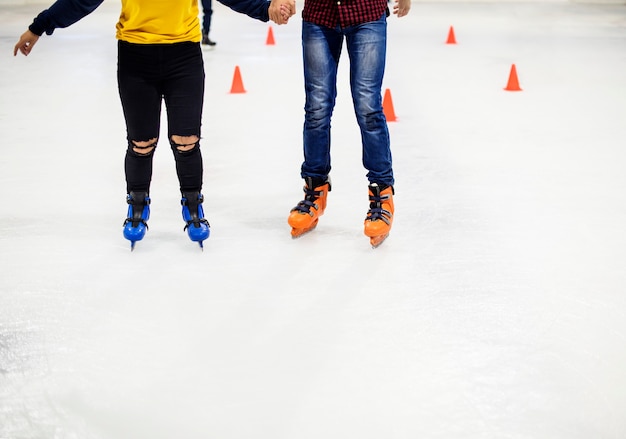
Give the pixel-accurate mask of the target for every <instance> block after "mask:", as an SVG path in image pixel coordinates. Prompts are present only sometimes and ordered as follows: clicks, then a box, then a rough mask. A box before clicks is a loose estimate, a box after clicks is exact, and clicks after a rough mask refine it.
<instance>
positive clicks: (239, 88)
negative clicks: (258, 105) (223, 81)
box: [230, 66, 246, 93]
mask: <svg viewBox="0 0 626 439" xmlns="http://www.w3.org/2000/svg"><path fill="white" fill-rule="evenodd" d="M230 92H231V93H245V92H246V90H245V89H244V88H243V81H242V80H241V72H240V71H239V66H235V74H234V75H233V85H232V86H231V88H230Z"/></svg>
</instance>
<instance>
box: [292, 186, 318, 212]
mask: <svg viewBox="0 0 626 439" xmlns="http://www.w3.org/2000/svg"><path fill="white" fill-rule="evenodd" d="M322 195H324V191H323V190H322V191H316V190H314V189H309V188H308V187H307V186H304V200H302V201H300V202H299V203H298V205H297V206H296V207H294V208H293V209H291V211H292V212H293V211H294V210H297V211H298V212H301V213H305V214H308V215H311V216H313V212H311V207H312V208H313V209H315V210H319V206H318V204H317V203H316V202H315V201H317V199H318V198H319V197H321V196H322Z"/></svg>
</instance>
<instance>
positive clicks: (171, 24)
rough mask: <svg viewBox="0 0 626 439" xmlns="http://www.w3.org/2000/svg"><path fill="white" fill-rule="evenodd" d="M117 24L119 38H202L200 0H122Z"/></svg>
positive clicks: (170, 40) (144, 40)
mask: <svg viewBox="0 0 626 439" xmlns="http://www.w3.org/2000/svg"><path fill="white" fill-rule="evenodd" d="M121 1H122V12H121V13H120V19H119V21H118V23H117V25H116V26H115V27H116V29H117V32H116V36H117V39H118V40H123V41H128V42H129V43H139V44H151V43H164V44H167V43H179V42H181V41H192V42H195V43H198V42H200V40H201V39H202V33H201V30H200V19H199V18H198V15H199V10H198V0H121Z"/></svg>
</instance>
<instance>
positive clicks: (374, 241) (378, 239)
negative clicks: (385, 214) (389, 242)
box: [370, 233, 389, 248]
mask: <svg viewBox="0 0 626 439" xmlns="http://www.w3.org/2000/svg"><path fill="white" fill-rule="evenodd" d="M388 236H389V233H387V234H385V235H379V236H372V237H370V244H371V245H372V248H377V247H378V246H380V245H381V244H382V243H383V242H385V239H387V237H388Z"/></svg>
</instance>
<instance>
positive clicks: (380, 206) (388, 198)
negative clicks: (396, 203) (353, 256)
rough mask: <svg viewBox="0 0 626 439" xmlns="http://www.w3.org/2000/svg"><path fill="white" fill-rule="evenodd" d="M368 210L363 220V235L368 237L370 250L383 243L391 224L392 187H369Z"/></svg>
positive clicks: (374, 184)
mask: <svg viewBox="0 0 626 439" xmlns="http://www.w3.org/2000/svg"><path fill="white" fill-rule="evenodd" d="M368 188H369V200H370V210H369V211H368V212H367V217H366V218H365V230H364V232H365V235H366V236H369V238H370V244H372V248H376V247H378V246H379V245H381V244H382V243H383V241H384V240H385V239H387V236H389V231H390V230H391V224H392V223H393V186H379V185H378V184H376V183H372V184H370V185H369V187H368Z"/></svg>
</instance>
